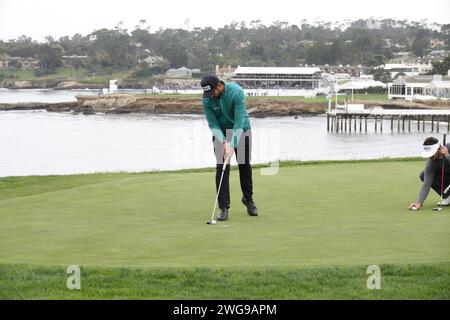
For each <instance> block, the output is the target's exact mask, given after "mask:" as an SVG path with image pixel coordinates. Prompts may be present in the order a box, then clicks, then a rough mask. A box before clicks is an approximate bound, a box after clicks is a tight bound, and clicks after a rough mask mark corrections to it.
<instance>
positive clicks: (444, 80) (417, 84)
mask: <svg viewBox="0 0 450 320" xmlns="http://www.w3.org/2000/svg"><path fill="white" fill-rule="evenodd" d="M388 99H405V100H410V101H413V100H436V99H445V100H446V99H450V77H442V76H440V75H435V76H428V77H427V76H421V77H413V78H404V77H399V78H398V79H396V80H395V81H394V82H393V83H388Z"/></svg>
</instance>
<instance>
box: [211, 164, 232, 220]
mask: <svg viewBox="0 0 450 320" xmlns="http://www.w3.org/2000/svg"><path fill="white" fill-rule="evenodd" d="M229 159H230V158H228V159H225V161H224V162H223V166H222V175H221V176H220V182H219V188H217V194H216V201H215V202H214V208H213V212H212V214H211V220H209V221H208V222H206V224H216V220H215V219H214V217H215V214H216V207H217V201H219V193H220V187H221V186H222V180H223V175H224V173H225V170H226V168H227V164H228V160H229Z"/></svg>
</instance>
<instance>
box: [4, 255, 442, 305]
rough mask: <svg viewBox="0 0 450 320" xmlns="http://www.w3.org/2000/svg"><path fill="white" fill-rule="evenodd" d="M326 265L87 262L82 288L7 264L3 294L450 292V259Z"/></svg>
mask: <svg viewBox="0 0 450 320" xmlns="http://www.w3.org/2000/svg"><path fill="white" fill-rule="evenodd" d="M366 270H367V266H364V265H361V266H352V267H321V268H296V269H293V268H287V269H286V268H245V269H243V268H241V269H239V268H214V269H212V268H164V269H162V268H156V269H140V268H138V269H133V268H98V267H82V268H81V283H80V285H81V290H69V289H67V286H66V283H67V277H68V276H69V275H68V274H66V268H65V267H56V266H32V265H17V264H0V279H1V280H2V281H1V282H0V299H399V298H400V299H450V290H449V287H450V283H449V282H450V276H449V275H450V264H449V263H440V264H432V265H430V264H414V265H404V266H399V265H390V264H388V265H380V271H381V288H380V290H369V289H368V288H367V279H368V277H369V275H370V274H367V273H366Z"/></svg>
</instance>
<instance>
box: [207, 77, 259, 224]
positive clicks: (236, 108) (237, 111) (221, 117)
mask: <svg viewBox="0 0 450 320" xmlns="http://www.w3.org/2000/svg"><path fill="white" fill-rule="evenodd" d="M201 86H202V89H203V112H204V113H205V116H206V120H207V121H208V126H209V128H210V129H211V132H212V134H213V138H212V140H213V145H214V154H215V156H216V164H217V165H216V190H217V189H218V188H219V182H220V176H221V174H222V168H223V164H224V160H225V159H228V161H227V162H226V163H227V165H226V168H225V173H224V176H223V181H222V186H221V188H220V192H219V201H218V202H219V208H220V215H219V217H218V218H217V219H218V220H220V221H225V220H227V219H228V209H229V208H230V188H229V177H230V165H229V162H230V161H229V160H231V156H232V155H233V153H236V160H237V162H238V167H239V178H240V182H241V190H242V193H243V197H242V203H243V204H244V205H245V206H246V207H247V213H248V214H249V215H250V216H257V215H258V209H257V208H256V206H255V203H254V202H253V179H252V166H251V164H250V161H251V148H252V131H251V127H250V119H249V117H248V113H247V109H246V105H245V94H244V90H242V88H241V87H240V86H239V85H238V84H236V83H231V82H230V83H225V82H223V81H222V80H220V79H219V78H217V77H216V76H214V75H210V76H206V77H204V78H203V79H202V81H201Z"/></svg>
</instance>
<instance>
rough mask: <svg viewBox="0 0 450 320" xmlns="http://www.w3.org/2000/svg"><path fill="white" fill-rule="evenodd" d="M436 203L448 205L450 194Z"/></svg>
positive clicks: (449, 203)
mask: <svg viewBox="0 0 450 320" xmlns="http://www.w3.org/2000/svg"><path fill="white" fill-rule="evenodd" d="M438 205H440V206H448V205H450V196H449V197H447V198H446V199H443V200H442V201H441V202H438Z"/></svg>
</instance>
